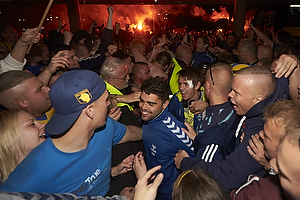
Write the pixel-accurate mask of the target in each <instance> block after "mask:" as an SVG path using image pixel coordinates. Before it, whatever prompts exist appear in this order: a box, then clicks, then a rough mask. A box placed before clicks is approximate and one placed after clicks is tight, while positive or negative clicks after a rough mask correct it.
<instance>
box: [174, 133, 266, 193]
mask: <svg viewBox="0 0 300 200" xmlns="http://www.w3.org/2000/svg"><path fill="white" fill-rule="evenodd" d="M255 133H256V132H255ZM250 136H251V135H250ZM250 136H249V137H250ZM248 141H249V138H248V139H247V138H245V139H244V141H243V142H242V143H241V144H240V145H239V146H238V147H237V148H236V149H235V150H234V151H233V152H232V153H231V154H230V155H228V156H227V157H226V160H224V161H214V162H211V163H206V162H204V161H203V160H201V159H197V158H184V159H183V160H182V162H181V164H180V169H181V170H188V169H193V168H196V167H201V168H203V169H205V170H206V171H207V172H208V173H210V174H211V175H212V176H213V177H214V178H215V179H216V180H217V181H218V182H219V183H220V184H221V186H222V188H223V190H224V191H226V192H229V191H230V190H231V189H235V188H238V187H240V186H241V185H242V184H243V183H245V182H246V180H247V177H248V175H249V174H257V175H260V176H263V175H264V174H265V171H264V168H263V167H262V166H261V165H260V164H259V163H257V162H256V161H255V160H254V158H252V156H251V155H250V154H249V153H248V151H247V145H248Z"/></svg>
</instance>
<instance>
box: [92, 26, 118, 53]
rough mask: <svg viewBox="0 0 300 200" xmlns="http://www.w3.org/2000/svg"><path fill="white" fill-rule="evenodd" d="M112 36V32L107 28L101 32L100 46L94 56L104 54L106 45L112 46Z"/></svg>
mask: <svg viewBox="0 0 300 200" xmlns="http://www.w3.org/2000/svg"><path fill="white" fill-rule="evenodd" d="M113 35H114V32H113V30H110V29H107V28H105V29H104V30H103V36H102V39H101V44H100V46H99V49H98V50H97V52H96V54H105V52H106V51H107V47H108V45H110V44H112V41H113Z"/></svg>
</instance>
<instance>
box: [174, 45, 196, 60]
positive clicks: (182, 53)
mask: <svg viewBox="0 0 300 200" xmlns="http://www.w3.org/2000/svg"><path fill="white" fill-rule="evenodd" d="M176 58H178V59H179V60H182V61H184V62H185V64H186V65H189V64H190V63H191V61H192V58H193V54H192V50H191V48H190V47H189V46H188V45H186V44H182V45H180V46H178V47H177V49H176Z"/></svg>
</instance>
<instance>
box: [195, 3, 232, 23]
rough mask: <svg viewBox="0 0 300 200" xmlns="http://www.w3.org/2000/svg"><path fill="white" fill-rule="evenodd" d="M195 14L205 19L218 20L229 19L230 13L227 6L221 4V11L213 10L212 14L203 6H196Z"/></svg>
mask: <svg viewBox="0 0 300 200" xmlns="http://www.w3.org/2000/svg"><path fill="white" fill-rule="evenodd" d="M193 14H194V15H195V16H198V17H201V18H202V19H203V20H204V21H211V22H216V21H218V20H220V19H228V20H229V14H228V12H227V10H226V7H223V6H220V12H218V11H216V10H213V12H212V14H208V13H207V11H206V10H204V9H203V8H202V7H198V6H195V7H194V13H193Z"/></svg>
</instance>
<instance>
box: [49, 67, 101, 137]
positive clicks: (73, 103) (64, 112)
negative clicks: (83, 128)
mask: <svg viewBox="0 0 300 200" xmlns="http://www.w3.org/2000/svg"><path fill="white" fill-rule="evenodd" d="M105 90H106V84H105V82H104V81H103V79H102V78H101V77H100V76H99V75H98V74H96V73H95V72H93V71H90V70H72V71H69V72H64V73H63V74H62V75H61V76H60V77H59V78H58V79H57V80H56V81H55V82H54V84H53V85H52V87H51V89H50V100H51V103H52V107H54V109H55V114H54V115H53V116H52V118H51V119H50V120H49V122H48V123H47V125H46V126H45V130H46V132H47V133H48V134H50V135H59V134H61V133H63V132H65V131H66V130H67V129H68V128H70V127H71V126H72V124H73V123H74V122H75V121H76V120H77V118H78V117H79V115H80V114H81V112H82V110H83V109H84V108H86V106H87V105H89V104H91V103H93V102H94V101H95V100H97V99H98V98H99V97H100V96H101V95H102V94H103V93H104V92H105Z"/></svg>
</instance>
